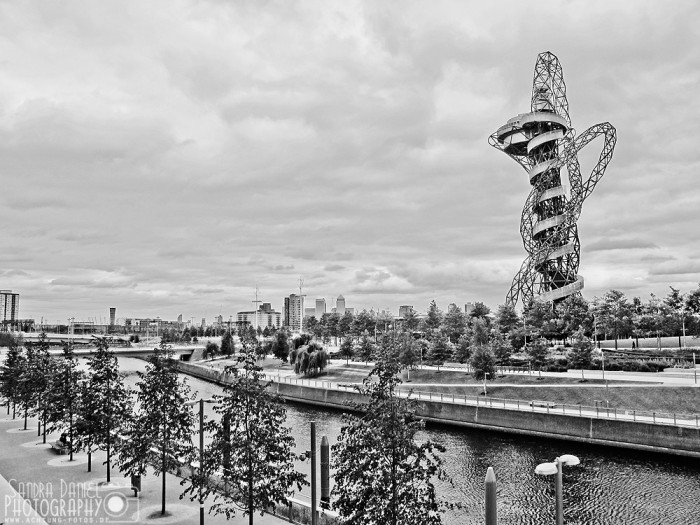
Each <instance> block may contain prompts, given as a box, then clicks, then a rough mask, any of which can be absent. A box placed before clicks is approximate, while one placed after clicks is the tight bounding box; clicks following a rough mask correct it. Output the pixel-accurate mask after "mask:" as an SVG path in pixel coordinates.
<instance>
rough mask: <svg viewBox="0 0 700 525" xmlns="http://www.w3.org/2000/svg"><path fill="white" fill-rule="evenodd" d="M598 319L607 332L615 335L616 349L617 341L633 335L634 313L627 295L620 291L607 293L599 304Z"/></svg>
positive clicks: (597, 308) (597, 306)
mask: <svg viewBox="0 0 700 525" xmlns="http://www.w3.org/2000/svg"><path fill="white" fill-rule="evenodd" d="M596 317H597V318H598V319H597V322H598V323H602V325H603V328H604V329H605V331H606V332H607V333H611V334H613V336H614V338H615V348H616V349H617V340H618V339H619V338H620V337H625V336H627V335H629V334H630V333H631V330H632V323H631V317H632V311H631V309H630V305H629V302H628V301H627V298H626V297H625V294H624V293H622V292H620V291H619V290H610V291H609V292H606V293H605V295H604V296H603V299H602V301H598V302H597V305H596Z"/></svg>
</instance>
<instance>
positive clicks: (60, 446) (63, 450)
mask: <svg viewBox="0 0 700 525" xmlns="http://www.w3.org/2000/svg"><path fill="white" fill-rule="evenodd" d="M51 448H52V449H53V450H55V451H56V452H57V453H58V454H59V455H61V456H62V455H64V454H68V453H69V452H70V445H67V444H65V443H62V442H61V441H54V442H53V443H51Z"/></svg>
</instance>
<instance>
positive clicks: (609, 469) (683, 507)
mask: <svg viewBox="0 0 700 525" xmlns="http://www.w3.org/2000/svg"><path fill="white" fill-rule="evenodd" d="M144 366H145V362H143V361H140V360H137V359H132V358H120V367H121V371H122V372H126V374H127V378H126V383H127V384H128V385H129V386H131V387H134V386H135V383H136V380H137V377H136V375H135V372H136V371H137V370H143V369H144ZM186 379H187V383H188V385H189V386H190V388H191V389H192V391H193V394H194V395H196V396H197V398H199V397H211V396H213V395H215V394H220V393H222V388H221V387H219V386H217V385H214V384H211V383H208V382H205V381H202V380H199V379H196V378H193V377H187V378H186ZM207 414H208V415H211V412H210V411H207ZM311 421H316V426H317V431H318V434H319V437H318V442H319V443H320V436H322V435H326V436H328V439H329V441H330V443H331V445H332V444H334V443H335V442H336V438H337V436H338V434H339V433H340V428H341V426H342V418H341V413H340V412H337V411H327V410H321V409H318V408H314V407H309V406H305V405H295V404H287V426H289V427H290V428H291V429H292V434H293V435H294V438H295V440H296V447H297V453H299V454H301V453H302V452H303V451H305V450H307V449H308V448H309V446H310V435H309V426H310V422H311ZM419 438H420V439H431V440H433V441H435V442H438V443H441V444H442V445H444V446H445V447H446V449H447V450H446V452H445V453H444V454H443V459H444V460H445V466H446V468H447V470H448V473H449V475H450V477H451V478H452V483H451V484H449V483H439V484H438V494H439V496H440V497H441V498H443V499H445V500H449V501H451V502H459V503H460V504H461V505H462V508H461V509H459V510H456V511H452V512H450V513H448V514H446V515H445V516H444V519H443V522H444V523H445V524H448V525H458V524H459V525H466V524H470V525H471V524H474V525H476V524H482V523H483V482H484V476H485V474H486V469H487V468H488V467H489V466H491V467H493V468H494V471H495V473H496V477H497V480H498V514H499V523H500V524H501V525H541V524H549V523H554V484H553V481H554V480H553V478H552V477H541V476H537V475H536V474H535V467H536V466H537V465H538V464H539V463H543V462H545V461H552V460H553V459H554V458H555V457H556V456H557V455H561V454H574V455H576V456H578V457H579V459H580V460H581V464H580V465H578V466H576V467H568V468H565V469H564V509H565V518H566V519H565V523H567V525H578V524H580V525H584V524H585V525H616V524H635V525H636V524H648V525H656V524H662V523H663V524H679V525H681V524H683V525H688V524H694V523H700V461H698V460H692V459H688V458H676V457H672V456H664V455H657V454H650V453H645V452H637V451H630V450H624V449H614V448H606V447H595V446H590V445H585V444H580V443H573V442H564V441H557V440H543V439H536V438H528V437H524V436H517V435H509V434H502V433H496V432H483V431H476V430H472V429H455V428H452V427H446V426H437V425H430V426H428V427H427V428H426V430H425V431H424V432H422V433H421V435H420V436H419ZM296 467H297V469H298V470H300V471H301V472H304V473H306V474H307V475H308V474H309V471H310V466H309V463H308V462H305V463H302V462H297V464H296ZM332 485H333V482H332V480H331V487H332ZM308 493H309V490H308V488H307V489H306V491H305V492H304V494H302V497H301V498H300V499H304V497H306V498H308ZM297 497H298V496H297Z"/></svg>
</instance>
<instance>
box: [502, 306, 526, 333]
mask: <svg viewBox="0 0 700 525" xmlns="http://www.w3.org/2000/svg"><path fill="white" fill-rule="evenodd" d="M520 324H521V319H520V317H519V316H518V312H516V311H515V306H512V305H509V304H502V305H500V306H499V307H498V308H497V309H496V330H498V331H499V332H500V333H502V334H509V333H510V332H512V331H514V330H515V329H517V328H518V327H519V326H520Z"/></svg>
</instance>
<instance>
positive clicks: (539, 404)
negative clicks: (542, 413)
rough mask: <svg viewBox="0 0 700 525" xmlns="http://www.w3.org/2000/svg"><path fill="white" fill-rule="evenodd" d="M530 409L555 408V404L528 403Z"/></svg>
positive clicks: (542, 402) (544, 402)
mask: <svg viewBox="0 0 700 525" xmlns="http://www.w3.org/2000/svg"><path fill="white" fill-rule="evenodd" d="M530 406H531V407H540V408H556V406H557V405H556V404H555V403H552V402H550V401H530Z"/></svg>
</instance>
